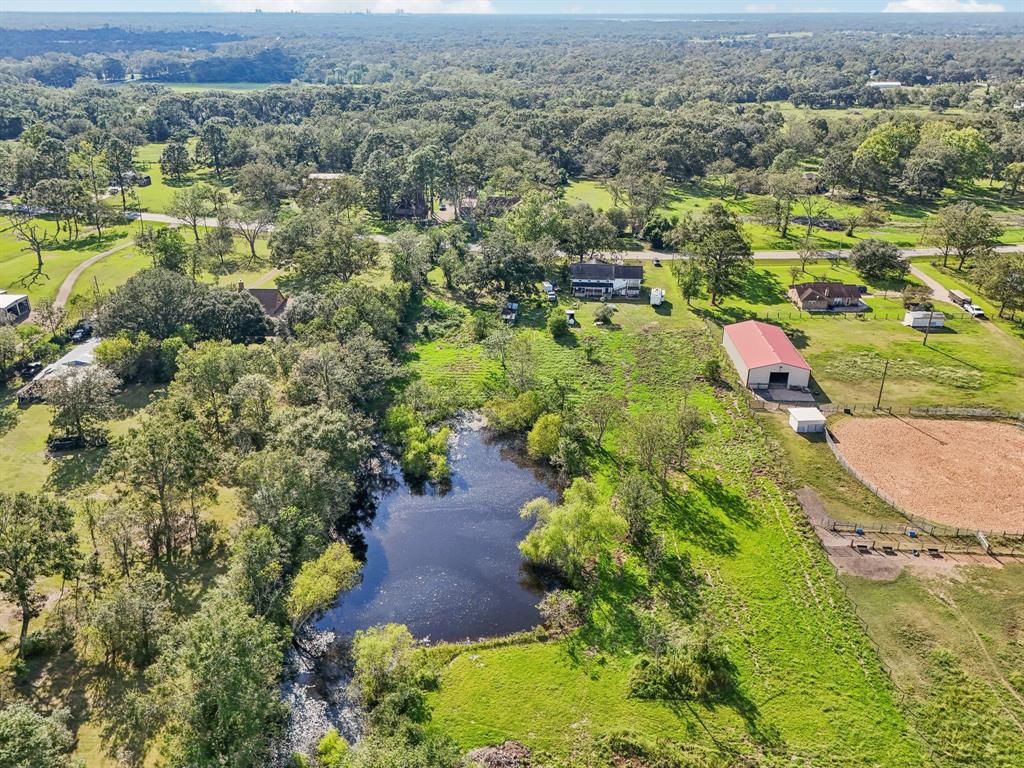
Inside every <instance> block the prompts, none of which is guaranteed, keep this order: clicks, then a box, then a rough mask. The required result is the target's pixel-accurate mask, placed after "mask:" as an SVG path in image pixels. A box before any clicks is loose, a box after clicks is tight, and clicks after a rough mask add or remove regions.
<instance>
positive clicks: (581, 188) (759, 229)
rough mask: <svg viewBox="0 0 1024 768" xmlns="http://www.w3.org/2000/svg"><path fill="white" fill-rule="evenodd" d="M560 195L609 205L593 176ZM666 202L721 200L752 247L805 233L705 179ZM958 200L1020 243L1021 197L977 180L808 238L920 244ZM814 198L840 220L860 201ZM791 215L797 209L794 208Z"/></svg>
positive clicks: (685, 208)
mask: <svg viewBox="0 0 1024 768" xmlns="http://www.w3.org/2000/svg"><path fill="white" fill-rule="evenodd" d="M564 194H565V197H566V199H568V200H570V201H574V200H579V201H581V202H585V203H587V204H588V205H590V206H591V207H593V208H599V209H602V210H608V209H609V208H611V207H612V195H611V192H609V190H608V189H607V187H606V186H605V185H603V184H602V183H600V182H598V181H594V180H588V179H582V180H576V181H573V182H571V183H570V184H569V186H568V187H566V189H565V193H564ZM667 196H668V200H667V203H666V204H665V205H664V206H663V207H662V208H661V209H660V210H661V213H663V214H664V215H668V216H677V217H678V216H685V215H687V214H690V215H694V214H696V213H698V212H700V211H701V210H703V209H704V208H707V207H708V206H709V205H710V204H711V203H714V202H721V203H722V204H723V205H725V207H726V208H728V209H729V210H730V211H732V212H733V213H734V214H736V215H737V216H739V217H740V219H741V221H742V226H743V231H744V233H745V234H746V236H747V238H748V239H749V241H750V245H751V247H752V248H753V249H754V250H755V251H788V250H797V249H799V248H800V247H801V245H802V243H803V241H804V239H805V238H806V236H807V227H806V225H800V224H797V223H795V222H794V223H793V224H791V225H790V228H789V232H788V233H787V236H786V237H782V236H781V235H780V234H779V232H778V231H777V230H775V229H774V228H772V227H768V226H765V225H764V224H759V223H757V222H755V221H753V220H751V214H752V212H753V210H754V203H755V202H756V200H757V196H756V195H747V196H744V197H741V198H740V199H734V198H733V197H731V196H726V197H724V198H720V197H719V194H718V190H717V189H716V188H714V185H713V184H712V183H710V182H705V183H704V184H694V183H690V184H685V185H672V186H671V187H670V188H669V189H668V190H667ZM959 200H970V201H972V202H975V203H977V204H979V205H983V206H985V207H986V208H988V209H989V210H991V211H992V212H993V213H994V214H995V215H996V217H997V218H1000V219H1003V220H1004V225H1005V227H1004V228H1005V232H1004V234H1003V236H1002V237H1001V238H1000V241H1001V242H1003V243H1007V244H1016V243H1022V242H1024V227H1021V226H1020V216H1021V215H1022V214H1024V200H1021V199H1020V198H1018V199H1016V200H1006V199H1004V198H1002V197H1000V195H999V188H998V187H989V186H988V185H987V182H986V183H985V184H981V183H979V184H976V185H974V186H973V187H972V188H970V189H969V190H966V191H965V190H957V191H955V192H954V191H953V190H947V191H946V194H945V195H944V196H943V198H942V199H941V200H940V201H938V202H937V203H919V204H911V203H907V202H904V201H886V207H887V211H888V214H887V218H888V221H887V222H886V223H885V224H884V225H882V226H876V227H868V228H863V227H861V228H857V229H856V230H855V233H854V236H853V237H849V236H847V235H846V233H845V232H843V231H838V232H830V231H825V230H822V229H819V228H813V229H812V231H811V242H813V243H814V245H815V247H817V248H822V249H829V248H831V249H836V248H846V249H849V248H852V247H853V246H854V245H855V244H856V243H857V242H859V241H860V240H863V239H866V238H877V239H880V240H886V241H888V242H892V243H895V244H896V245H898V246H900V247H904V248H909V247H913V246H916V245H919V244H920V240H921V237H922V235H923V228H922V224H923V223H924V222H925V221H926V220H927V219H928V217H929V216H931V215H932V214H934V212H935V211H937V210H938V209H939V208H940V207H941V206H942V205H944V204H947V203H949V202H954V201H959ZM817 202H818V203H819V204H821V205H825V206H827V209H826V210H825V213H824V214H823V215H824V216H825V217H826V218H834V219H839V220H842V219H843V218H844V217H845V216H847V215H849V214H851V213H855V212H857V211H858V210H859V209H860V206H857V205H854V204H851V203H848V202H840V201H832V200H829V199H827V198H825V197H823V196H818V198H817ZM794 215H795V216H799V215H800V212H799V210H797V208H796V207H794Z"/></svg>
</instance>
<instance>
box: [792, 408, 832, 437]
mask: <svg viewBox="0 0 1024 768" xmlns="http://www.w3.org/2000/svg"><path fill="white" fill-rule="evenodd" d="M789 426H790V427H791V428H792V430H793V431H794V432H798V433H802V432H824V431H825V414H823V413H822V412H821V411H819V410H818V409H817V408H797V407H792V408H790V409H789Z"/></svg>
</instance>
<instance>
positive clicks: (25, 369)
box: [18, 360, 43, 381]
mask: <svg viewBox="0 0 1024 768" xmlns="http://www.w3.org/2000/svg"><path fill="white" fill-rule="evenodd" d="M41 370H43V364H42V363H41V362H39V361H38V360H33V361H32V362H31V363H25V364H24V365H23V366H21V367H20V368H19V369H18V375H19V376H21V378H22V379H23V380H24V381H28V380H29V379H31V378H34V377H35V375H36V374H37V373H39V372H40V371H41Z"/></svg>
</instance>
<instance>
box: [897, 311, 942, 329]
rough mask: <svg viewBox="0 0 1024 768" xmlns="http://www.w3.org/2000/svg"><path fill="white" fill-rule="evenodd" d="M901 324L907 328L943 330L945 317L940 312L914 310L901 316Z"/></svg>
mask: <svg viewBox="0 0 1024 768" xmlns="http://www.w3.org/2000/svg"><path fill="white" fill-rule="evenodd" d="M903 324H904V325H905V326H907V327H908V328H945V327H946V316H945V315H944V314H943V313H941V312H927V311H925V310H915V311H913V312H907V313H906V314H905V315H903Z"/></svg>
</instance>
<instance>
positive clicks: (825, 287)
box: [789, 283, 861, 312]
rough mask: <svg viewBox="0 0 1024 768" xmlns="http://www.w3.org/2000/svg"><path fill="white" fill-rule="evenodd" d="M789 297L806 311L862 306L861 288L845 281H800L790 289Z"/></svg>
mask: <svg viewBox="0 0 1024 768" xmlns="http://www.w3.org/2000/svg"><path fill="white" fill-rule="evenodd" d="M789 298H790V300H791V301H792V302H793V303H794V304H796V305H797V306H798V307H800V309H802V310H804V311H805V312H823V311H826V310H830V309H846V308H850V307H854V308H856V307H860V304H861V301H860V288H858V287H857V286H856V285H844V284H843V283H800V284H799V285H794V286H793V287H792V288H790V289H789Z"/></svg>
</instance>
